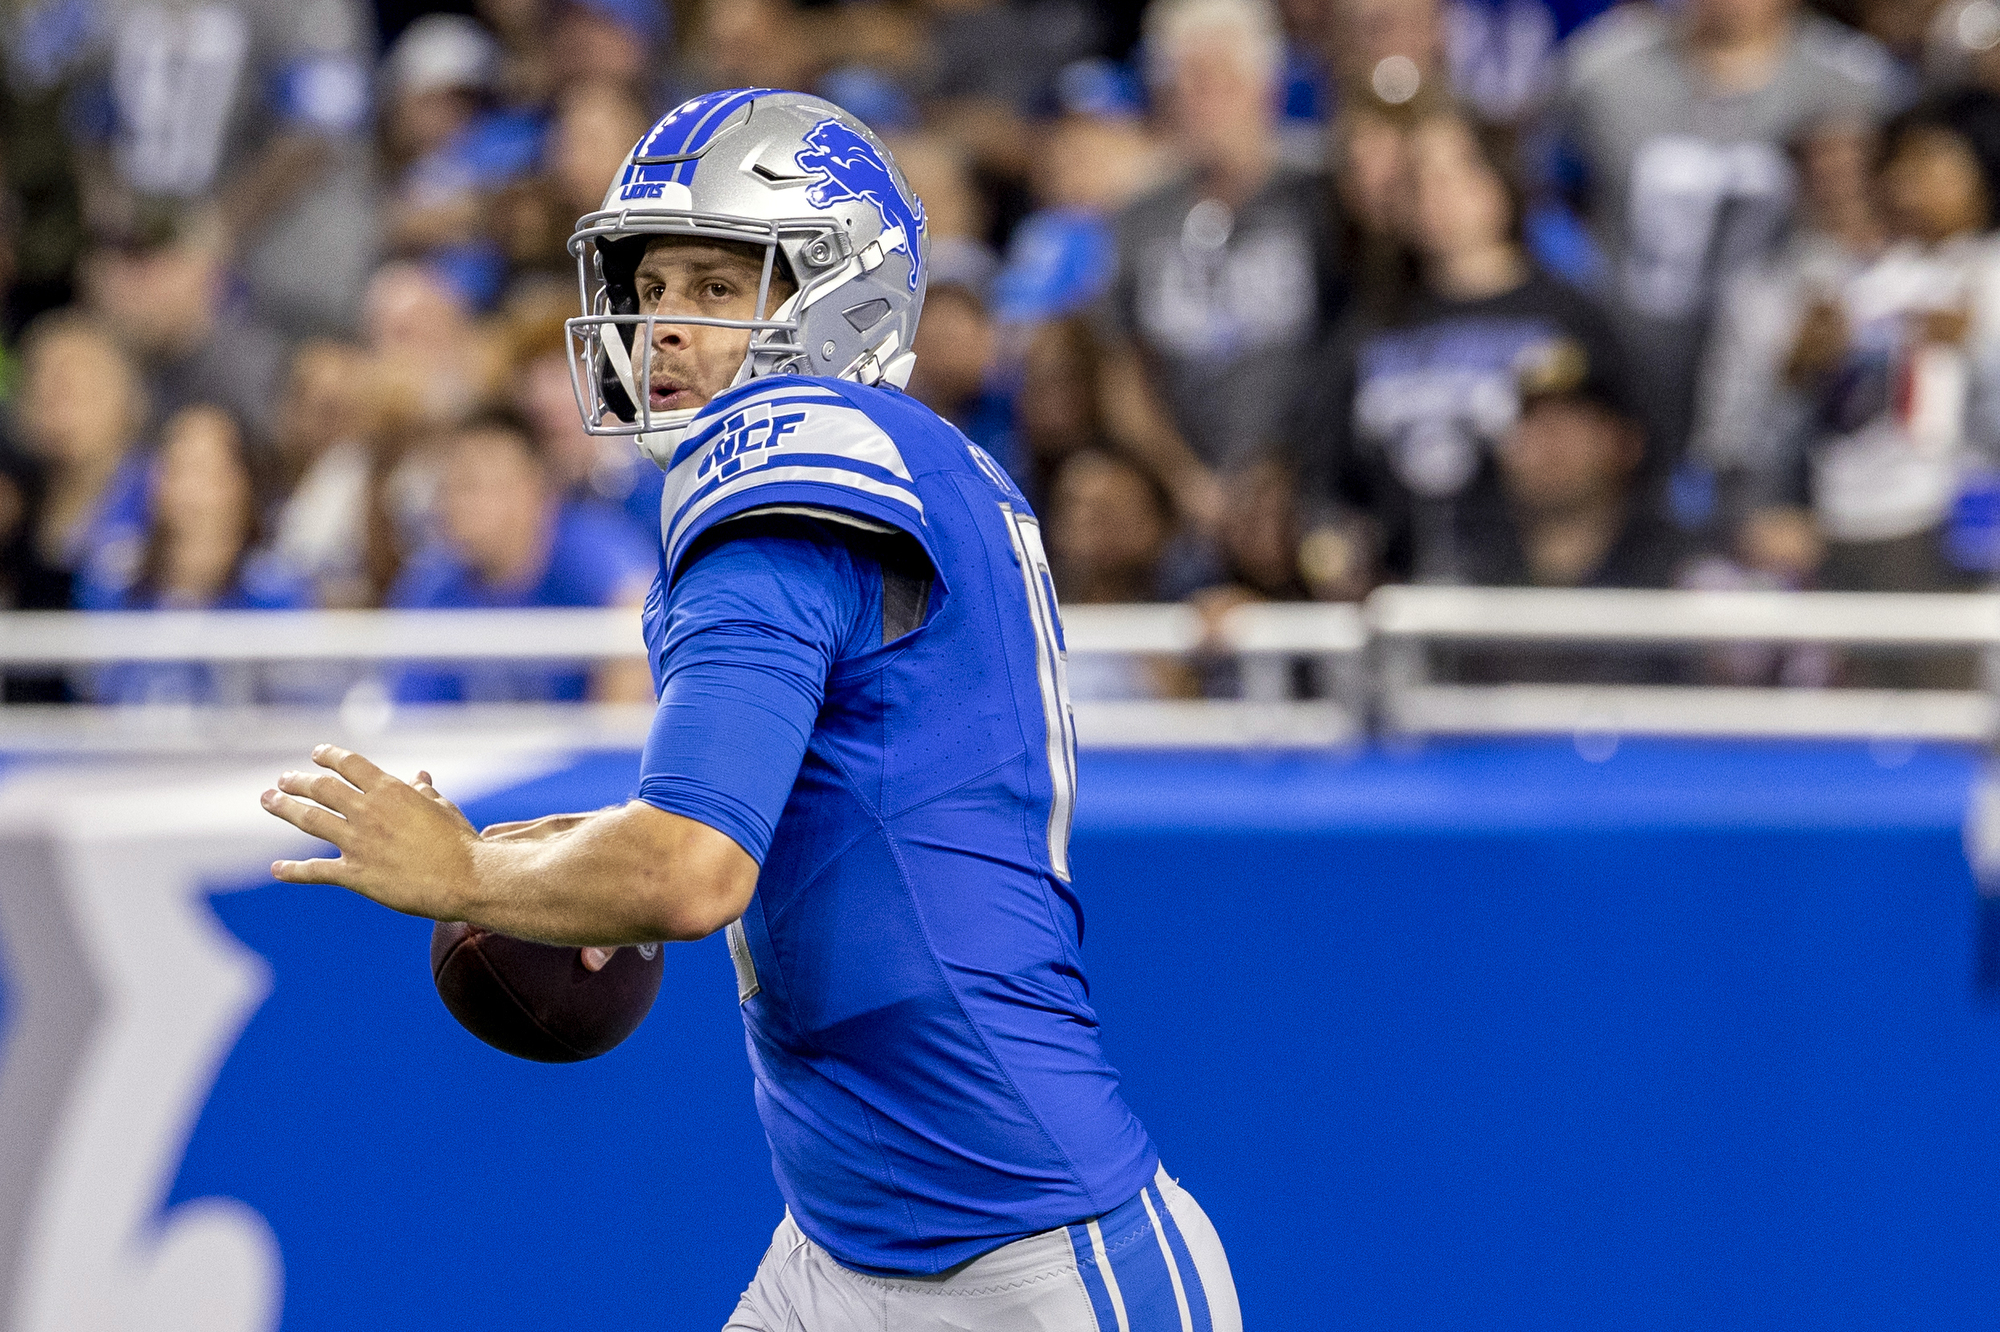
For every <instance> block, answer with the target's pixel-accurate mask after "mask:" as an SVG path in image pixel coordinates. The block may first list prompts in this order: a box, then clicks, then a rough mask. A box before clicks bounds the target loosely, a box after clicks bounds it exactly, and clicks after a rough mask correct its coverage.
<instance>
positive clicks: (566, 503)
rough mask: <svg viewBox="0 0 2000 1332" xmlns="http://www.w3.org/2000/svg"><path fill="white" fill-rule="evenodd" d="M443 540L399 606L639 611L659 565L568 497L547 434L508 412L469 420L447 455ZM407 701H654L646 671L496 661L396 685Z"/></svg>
mask: <svg viewBox="0 0 2000 1332" xmlns="http://www.w3.org/2000/svg"><path fill="white" fill-rule="evenodd" d="M437 512H438V520H439V535H438V539H437V541H436V542H435V543H434V544H433V545H432V546H431V547H430V548H428V549H427V550H423V551H420V552H419V553H418V554H417V555H416V556H415V557H414V558H413V559H412V560H411V561H410V564H409V567H407V568H406V569H405V570H404V571H403V574H402V576H401V577H400V578H399V579H398V580H397V582H396V585H395V587H394V588H393V589H392V590H391V591H390V594H389V598H388V601H389V604H390V605H391V606H396V607H402V608H406V609H412V610H450V609H519V608H523V607H530V606H629V607H632V608H633V610H634V621H635V626H636V620H637V614H636V612H637V608H638V606H639V604H640V603H641V601H643V600H644V598H645V593H646V587H647V585H648V583H649V582H650V581H651V579H652V578H653V576H654V574H655V572H657V570H658V566H659V554H658V547H657V546H656V545H651V546H649V545H648V543H647V542H646V540H645V539H644V538H643V537H642V536H640V535H639V534H638V533H637V532H635V531H634V530H633V528H632V527H631V526H630V525H629V524H628V523H627V521H626V519H625V517H624V516H623V515H622V514H619V513H617V512H616V511H615V510H610V509H608V508H606V507H604V506H601V505H596V504H592V503H589V502H587V501H582V502H580V501H576V500H565V499H564V498H563V496H562V492H561V487H560V485H559V484H558V483H557V481H556V479H555V478H554V477H553V476H552V475H551V473H550V470H549V467H548V464H547V460H546V459H545V458H544V457H543V455H542V452H541V450H540V448H539V447H538V446H537V444H536V442H535V437H534V434H533V432H532V430H530V429H529V428H528V427H527V426H526V425H525V423H523V422H522V421H520V420H519V419H518V418H517V417H514V416H512V415H511V414H508V413H498V412H496V413H490V414H487V415H485V416H482V417H479V418H477V419H475V420H473V421H471V422H469V423H468V424H467V425H466V426H464V427H463V428H462V429H460V430H459V431H457V432H456V433H455V434H454V435H453V436H452V437H451V438H450V440H449V441H448V442H447V444H446V447H445V450H444V459H443V469H442V477H441V484H440V486H439V490H438V502H437ZM394 694H395V697H396V698H397V699H398V700H399V701H401V702H406V703H443V702H465V703H492V702H537V701H539V702H559V701H577V700H581V699H585V698H589V699H594V700H597V701H600V702H648V701H650V700H651V698H652V680H651V676H650V674H649V673H648V671H647V670H646V667H645V665H644V663H643V662H624V663H614V664H611V665H606V666H601V667H599V668H597V669H596V670H595V671H589V670H586V669H583V668H582V667H567V668H552V667H542V666H523V665H511V664H508V663H493V664H490V665H482V666H478V667H469V668H465V669H460V670H435V669H427V668H414V667H413V668H411V669H408V670H406V671H404V672H403V673H402V674H401V676H400V677H399V678H398V679H397V680H396V682H395V685H394Z"/></svg>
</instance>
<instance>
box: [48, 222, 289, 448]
mask: <svg viewBox="0 0 2000 1332" xmlns="http://www.w3.org/2000/svg"><path fill="white" fill-rule="evenodd" d="M155 220H156V222H157V223H158V226H159V229H158V230H156V231H154V232H152V233H150V234H147V235H140V236H131V237H126V238H124V239H122V240H119V241H115V242H108V243H100V244H98V245H95V246H94V247H93V248H92V249H91V250H90V251H89V252H88V253H86V254H85V256H84V260H83V263H82V265H81V266H80V269H79V272H78V276H79V278H80V285H81V287H82V293H83V297H84V301H85V303H86V304H87V305H88V306H89V307H90V309H91V310H92V311H93V312H94V313H95V314H96V315H97V316H98V317H100V318H101V319H102V320H103V322H104V324H105V326H106V327H107V328H108V329H110V330H111V331H113V332H114V333H116V334H117V336H118V337H119V338H120V339H121V340H122V341H123V342H124V343H125V344H126V346H127V347H128V348H129V349H130V350H131V351H132V352H133V353H135V354H136V356H137V358H138V363H139V370H140V373H141V374H142V375H143V376H144V379H145V391H146V397H147V399H148V401H149V403H150V405H151V408H152V410H153V412H154V413H155V416H154V420H155V421H156V422H158V421H163V420H165V419H166V418H167V417H169V416H171V415H173V414H174V413H175V412H178V411H179V410H180V409H181V408H183V407H188V406H192V405H193V404H195V403H198V402H212V403H218V404H221V405H222V406H225V407H227V408H228V409H229V410H230V411H232V412H234V413H235V414H236V415H237V416H238V417H239V418H240V419H242V420H243V421H245V422H248V423H249V424H250V426H251V428H252V429H253V430H255V431H256V432H257V433H258V434H260V435H263V434H265V433H266V432H267V431H268V429H269V427H270V425H271V411H272V404H273V403H274V401H275V400H276V397H277V387H278V380H279V378H280V376H282V375H283V373H284V365H285V339H284V337H283V335H282V334H281V333H280V332H279V330H278V329H276V328H275V327H273V326H272V325H271V324H270V323H269V322H268V321H266V320H264V319H262V318H260V317H259V315H258V314H257V311H256V310H255V309H254V308H253V307H252V306H251V305H250V304H249V303H248V302H247V301H245V300H243V299H242V296H241V292H240V290H239V289H238V288H237V286H236V284H235V283H234V282H233V281H232V277H231V273H230V271H229V268H228V263H227V253H226V247H227V238H226V236H225V235H224V234H223V231H222V229H221V227H220V226H219V225H218V224H217V223H216V221H215V220H214V218H213V217H212V216H208V215H193V214H185V213H180V214H161V215H159V216H158V217H157V218H156V219H155Z"/></svg>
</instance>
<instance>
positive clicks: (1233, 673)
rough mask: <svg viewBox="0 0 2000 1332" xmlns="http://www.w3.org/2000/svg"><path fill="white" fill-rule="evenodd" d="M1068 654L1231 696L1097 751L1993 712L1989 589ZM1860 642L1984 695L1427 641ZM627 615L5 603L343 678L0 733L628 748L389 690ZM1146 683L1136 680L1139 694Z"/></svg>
mask: <svg viewBox="0 0 2000 1332" xmlns="http://www.w3.org/2000/svg"><path fill="white" fill-rule="evenodd" d="M1064 626H1065V633H1066V640H1067V648H1068V651H1069V654H1070V656H1071V659H1072V663H1073V667H1074V664H1075V663H1076V662H1077V659H1079V658H1088V657H1114V658H1148V657H1154V658H1179V659H1192V660H1194V661H1196V662H1197V663H1199V664H1201V665H1202V666H1203V668H1204V676H1205V678H1207V679H1209V680H1212V681H1222V682H1225V688H1226V689H1227V690H1228V692H1230V693H1232V694H1233V696H1231V697H1222V698H1205V699H1162V698H1152V697H1144V696H1137V697H1125V698H1105V697H1081V698H1079V699H1078V700H1077V702H1076V721H1077V732H1078V737H1079V740H1080V742H1081V743H1082V744H1084V745H1086V746H1091V747H1098V748H1188V747H1193V748H1208V747H1241V746H1260V745H1262V746H1281V747H1329V746H1340V745H1348V744H1353V743H1356V742H1358V741H1359V740H1360V739H1361V738H1363V737H1364V736H1365V735H1367V734H1368V733H1369V732H1370V731H1371V730H1372V731H1378V732H1383V733H1388V734H1405V735H1434V734H1488V735H1492V734H1519V735H1526V734H1550V733H1556V734H1562V733H1575V734H1577V735H1578V736H1579V737H1582V736H1587V735H1596V734H1605V735H1612V736H1615V735H1618V734H1685V735H1705V736H1746V737H1748V736H1845V737H1862V738H1898V739H1910V740H1920V739H1931V740H1957V741H1983V740H1987V739H1989V738H1991V737H1992V736H1993V733H1994V730H1995V725H1996V719H1997V718H2000V711H1996V707H1995V703H1994V698H1993V694H1992V689H1991V688H1990V686H1991V684H1992V682H1993V681H1994V680H1995V678H1996V676H1995V672H1994V671H1993V670H1992V669H1991V663H1992V662H1993V661H1994V660H1995V659H1996V658H2000V594H1983V593H1982V594H1951V595H1928V594H1884V595H1872V594H1848V593H1781V592H1710V591H1675V592H1637V591H1599V590H1568V589H1512V588H1443V587H1388V588H1382V589H1380V590H1378V591H1377V592H1376V593H1375V594H1374V595H1373V596H1372V597H1370V598H1369V600H1368V601H1367V602H1366V603H1365V604H1364V605H1361V606H1354V605H1320V604H1279V603H1271V604H1249V605H1242V606H1238V607H1235V608H1233V609H1231V610H1228V611H1226V612H1223V613H1221V614H1219V615H1216V616H1214V617H1213V618H1209V617H1204V616H1203V615H1201V614H1199V613H1197V612H1196V611H1195V610H1193V609H1192V608H1190V607H1187V606H1182V605H1123V606H1074V607H1070V608H1068V609H1066V610H1065V612H1064ZM1806 644H1811V645H1820V646H1824V647H1829V648H1838V649H1843V650H1848V651H1855V652H1869V653H1899V654H1904V653H1934V652H1939V651H1956V652H1959V653H1965V652H1967V651H1968V650H1970V651H1972V652H1975V653H1978V654H1979V655H1980V657H1981V659H1982V660H1983V661H1985V662H1986V663H1987V664H1988V669H1987V670H1986V672H1985V675H1984V677H1983V678H1984V679H1985V680H1986V681H1987V682H1988V684H1989V688H1984V689H1835V688H1741V687H1727V686H1720V685H1577V684H1547V685H1529V684H1498V685H1479V684H1465V683H1451V682H1448V681H1447V680H1444V679H1440V678H1438V672H1437V671H1436V670H1435V669H1434V664H1435V662H1436V660H1437V654H1438V653H1439V651H1440V650H1446V651H1463V650H1467V649H1482V650H1483V649H1496V648H1497V649H1506V648H1510V647H1511V648H1536V649H1546V648H1550V647H1561V646H1569V647H1582V648H1589V649H1592V650H1604V651H1614V652H1615V651H1651V652H1655V653H1657V652H1660V651H1663V650H1673V651H1678V652H1683V653H1689V654H1698V653H1700V652H1708V651H1714V650H1717V649H1724V648H1731V647H1742V646H1745V645H1764V646H1773V645H1806ZM643 652H644V648H643V645H642V643H641V641H640V636H639V630H638V625H637V619H636V616H635V615H634V613H633V612H631V611H629V610H562V609H549V610H518V611H436V612H414V611H297V612H293V611H282V612H266V611H246V612H133V613H29V614H21V613H13V614H5V615H0V669H8V670H15V671H20V670H49V669H64V670H88V669H89V668H91V667H95V666H102V665H106V664H109V663H115V662H134V661H140V662H207V663H211V664H215V665H217V666H218V667H219V668H252V669H271V670H285V669H290V670H292V671H295V672H296V671H298V670H308V671H310V670H314V669H318V670H321V671H323V672H324V671H332V672H334V673H335V674H336V676H338V673H339V672H345V673H346V678H347V680H348V681H349V682H348V683H347V684H344V685H343V686H342V690H341V695H342V701H341V702H340V704H339V706H338V708H337V709H335V708H333V707H332V706H330V705H329V706H321V707H313V706H305V705H295V706H264V707H254V708H252V707H223V708H193V707H161V706H141V707H125V708H103V707H89V706H68V707H51V706H45V705H20V704H16V705H12V706H9V707H6V708H0V749H15V750H20V749H42V748H48V749H62V750H75V749H77V748H79V747H80V748H83V749H92V748H98V747H104V748H119V749H130V748H132V747H134V746H137V747H139V748H146V747H148V746H149V745H150V746H155V747H159V748H163V749H174V748H186V747H189V746H208V747H219V748H224V749H233V750H244V749H275V748H284V747H286V746H288V745H290V744H292V743H295V737H296V736H298V735H300V734H304V733H306V732H309V731H311V732H315V733H317V734H321V735H323V734H324V733H325V731H326V730H327V728H328V726H329V725H333V726H336V727H337V729H338V732H339V733H340V734H342V735H346V736H350V737H357V738H360V737H367V736H370V735H377V734H381V733H383V732H386V731H387V730H389V729H390V728H391V727H394V728H395V729H396V730H397V732H398V733H399V734H408V733H410V732H412V731H425V732H435V731H443V732H451V731H464V732H478V733H480V734H482V735H491V734H493V733H495V732H498V731H506V732H515V733H518V734H519V735H520V736H521V737H522V739H523V740H524V741H532V742H534V743H547V742H550V741H557V742H564V743H571V744H577V745H618V744H636V743H638V742H639V741H640V740H641V739H642V738H643V736H644V734H645V729H646V724H647V716H648V710H647V709H646V708H644V707H643V706H639V707H629V706H628V707H616V706H593V705H587V704H586V705H568V706H561V705H526V704H520V705H508V704H479V705H470V706H463V707H421V708H412V707H396V706H393V705H392V704H391V702H390V700H389V697H388V694H387V691H386V690H385V688H384V687H383V685H382V675H383V671H384V668H386V667H389V666H392V665H394V664H396V663H405V662H427V663H445V664H450V663H466V662H475V661H512V662H529V663H544V664H553V663H560V662H585V663H588V662H603V661H612V660H620V659H632V658H637V657H640V656H642V655H643ZM1133 692H1135V693H1140V694H1142V695H1143V692H1144V691H1143V690H1135V691H1133Z"/></svg>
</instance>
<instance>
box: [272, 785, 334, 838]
mask: <svg viewBox="0 0 2000 1332" xmlns="http://www.w3.org/2000/svg"><path fill="white" fill-rule="evenodd" d="M263 805H264V808H265V809H267V810H269V811H270V812H271V813H273V814H276V815H277V816H278V817H279V818H281V819H283V820H284V821H285V822H286V823H289V824H291V825H292V826H293V827H294V828H297V829H298V830H299V831H300V832H303V833H308V834H310V835H312V836H314V837H317V838H319V839H320V840H321V841H322V842H332V843H333V844H334V845H335V846H337V847H340V849H341V850H343V851H345V850H346V849H347V847H346V845H345V842H346V837H347V832H348V827H349V825H348V822H347V820H346V819H343V818H341V817H340V816H339V815H338V814H335V813H333V812H332V811H331V810H325V809H321V808H320V807H319V806H318V805H315V804H311V803H309V802H307V801H304V800H299V799H295V798H294V797H292V796H288V795H286V794H285V793H284V792H283V791H266V792H264V796H263Z"/></svg>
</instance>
